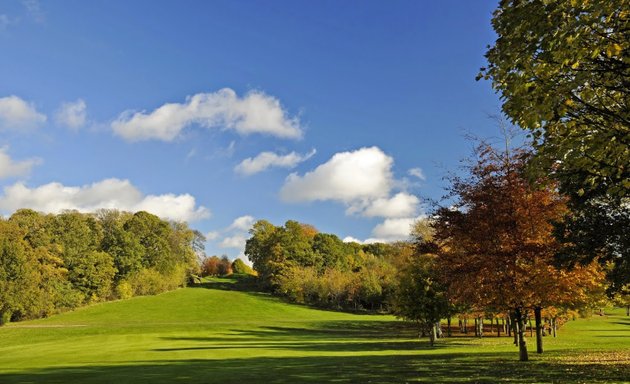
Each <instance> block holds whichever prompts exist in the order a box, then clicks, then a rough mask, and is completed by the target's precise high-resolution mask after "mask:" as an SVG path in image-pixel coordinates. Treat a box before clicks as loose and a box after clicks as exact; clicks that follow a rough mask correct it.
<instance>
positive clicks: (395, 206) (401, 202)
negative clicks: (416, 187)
mask: <svg viewBox="0 0 630 384" xmlns="http://www.w3.org/2000/svg"><path fill="white" fill-rule="evenodd" d="M419 205H420V200H419V199H418V198H417V197H416V196H414V195H410V194H408V193H406V192H399V193H397V194H396V195H394V196H392V197H391V198H378V199H375V200H371V201H368V202H367V203H365V202H364V203H357V204H354V205H351V206H350V207H349V208H348V211H347V212H348V213H359V214H361V215H362V216H366V217H409V216H411V215H413V214H415V213H416V212H417V211H418V207H419Z"/></svg>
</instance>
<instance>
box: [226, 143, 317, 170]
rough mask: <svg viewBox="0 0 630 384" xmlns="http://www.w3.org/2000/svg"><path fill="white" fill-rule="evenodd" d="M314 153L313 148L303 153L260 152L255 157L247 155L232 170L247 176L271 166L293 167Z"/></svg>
mask: <svg viewBox="0 0 630 384" xmlns="http://www.w3.org/2000/svg"><path fill="white" fill-rule="evenodd" d="M315 153H316V150H315V149H313V150H311V151H310V152H309V153H306V154H304V155H301V154H299V153H297V152H291V153H289V154H287V155H278V154H276V153H273V152H261V153H260V154H258V155H257V156H256V157H248V158H247V159H245V160H243V161H241V163H240V164H238V165H237V166H236V167H235V168H234V170H235V171H236V172H237V173H240V174H241V175H245V176H249V175H253V174H255V173H259V172H262V171H264V170H266V169H268V168H271V167H280V168H295V167H296V166H297V165H298V164H299V163H301V162H303V161H306V160H308V159H310V158H311V157H312V156H313V155H314V154H315Z"/></svg>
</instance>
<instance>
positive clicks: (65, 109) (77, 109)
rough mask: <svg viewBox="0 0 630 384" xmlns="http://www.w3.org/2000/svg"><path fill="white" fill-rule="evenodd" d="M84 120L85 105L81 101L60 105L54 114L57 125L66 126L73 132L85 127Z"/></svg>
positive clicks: (85, 114) (85, 115) (85, 113)
mask: <svg viewBox="0 0 630 384" xmlns="http://www.w3.org/2000/svg"><path fill="white" fill-rule="evenodd" d="M86 118H87V105H86V104H85V101H83V100H82V99H79V100H77V101H74V102H68V103H63V104H61V107H60V108H59V109H58V110H57V113H56V114H55V120H56V121H57V124H59V125H63V126H66V127H68V128H70V129H72V130H75V131H76V130H78V129H79V128H81V127H83V126H84V125H85V121H86Z"/></svg>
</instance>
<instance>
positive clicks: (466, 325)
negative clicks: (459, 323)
mask: <svg viewBox="0 0 630 384" xmlns="http://www.w3.org/2000/svg"><path fill="white" fill-rule="evenodd" d="M464 333H468V318H467V317H464Z"/></svg>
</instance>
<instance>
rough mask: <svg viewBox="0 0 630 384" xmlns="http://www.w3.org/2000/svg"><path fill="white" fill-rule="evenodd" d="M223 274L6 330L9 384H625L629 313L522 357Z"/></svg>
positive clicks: (494, 345)
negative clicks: (265, 290) (428, 335)
mask: <svg viewBox="0 0 630 384" xmlns="http://www.w3.org/2000/svg"><path fill="white" fill-rule="evenodd" d="M232 282H233V281H231V280H222V279H214V280H213V281H212V282H210V283H208V284H206V285H205V286H204V287H201V288H186V289H180V290H178V291H174V292H169V293H165V294H162V295H159V296H155V297H139V298H134V299H130V300H126V301H118V302H113V303H103V304H98V305H94V306H91V307H87V308H83V309H80V310H77V311H74V312H71V313H65V314H62V315H58V316H54V317H51V318H48V319H42V320H36V321H30V322H24V323H17V324H10V325H9V326H5V327H2V328H0V383H27V382H33V383H52V382H88V383H89V382H92V383H112V382H115V383H127V382H128V383H133V382H151V383H170V382H240V383H242V382H269V383H272V382H279V383H294V382H333V381H337V382H413V381H420V382H442V383H447V382H500V381H510V382H519V383H531V382H623V381H624V380H628V379H627V378H629V377H630V353H629V352H628V350H630V319H628V318H627V317H625V316H624V314H623V311H614V312H612V313H608V314H607V316H603V317H600V316H595V317H592V318H589V319H581V320H578V321H571V322H569V323H568V324H566V325H565V326H564V327H563V328H562V329H561V330H560V331H559V337H557V338H553V337H550V336H548V337H545V339H544V341H545V353H544V354H543V355H536V353H534V350H535V340H534V339H529V340H528V342H529V345H530V351H531V354H530V357H531V361H530V362H528V363H521V362H518V361H517V360H518V354H517V350H516V347H514V346H513V345H512V344H511V339H510V338H508V337H501V338H497V337H486V338H483V339H476V338H474V337H454V338H450V339H441V340H439V341H438V344H437V346H436V347H435V348H431V347H429V345H428V342H427V340H418V339H417V337H416V336H417V333H416V331H415V330H414V329H412V328H409V327H407V326H406V325H405V324H403V323H402V322H400V321H397V320H396V319H394V318H393V317H390V316H379V315H356V314H347V313H342V312H334V311H322V310H316V309H312V308H308V307H304V306H297V305H290V304H286V303H284V302H282V301H281V300H278V299H276V298H273V297H270V296H268V295H266V294H262V293H258V292H252V291H247V290H244V291H239V290H233V289H232V287H233V286H232V285H231V284H232Z"/></svg>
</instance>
